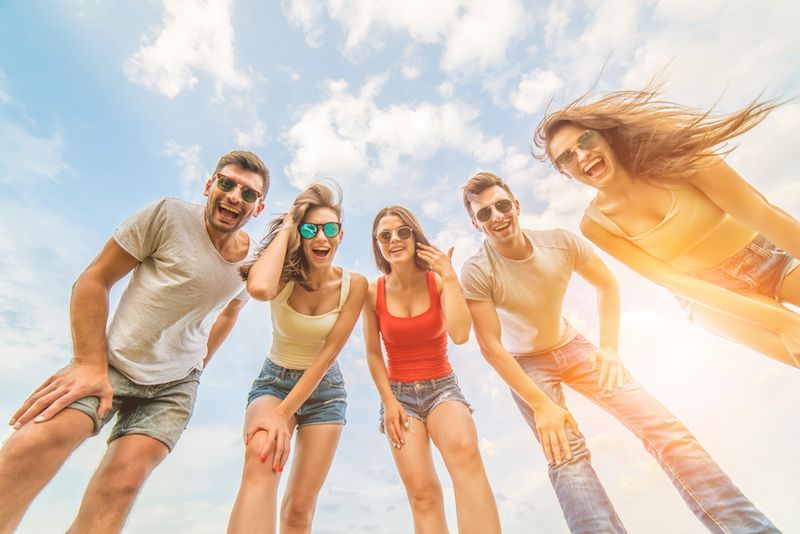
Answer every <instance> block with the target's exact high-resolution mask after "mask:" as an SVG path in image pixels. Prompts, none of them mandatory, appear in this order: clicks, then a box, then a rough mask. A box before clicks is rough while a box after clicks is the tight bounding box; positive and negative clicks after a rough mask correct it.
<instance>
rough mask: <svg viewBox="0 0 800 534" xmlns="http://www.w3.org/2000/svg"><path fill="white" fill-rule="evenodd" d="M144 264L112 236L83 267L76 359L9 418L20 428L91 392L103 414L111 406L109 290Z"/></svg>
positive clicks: (77, 293)
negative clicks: (108, 338)
mask: <svg viewBox="0 0 800 534" xmlns="http://www.w3.org/2000/svg"><path fill="white" fill-rule="evenodd" d="M138 264H139V260H137V259H136V258H134V257H133V256H131V255H130V254H128V253H127V252H126V251H125V250H124V249H123V248H122V247H121V246H120V245H119V244H118V243H117V242H116V241H114V240H113V239H110V240H109V241H108V242H107V243H106V245H105V247H103V250H102V251H101V252H100V254H98V256H97V257H96V258H95V259H94V260H93V261H92V263H91V264H89V266H88V267H87V268H86V270H84V271H83V273H81V275H80V276H79V277H78V280H77V281H76V282H75V285H74V286H73V287H72V298H71V300H70V326H71V330H72V345H73V354H74V356H73V358H72V361H71V362H70V364H69V366H67V367H65V368H64V369H61V370H60V371H58V372H57V373H55V374H53V375H52V376H51V377H50V378H48V379H47V380H45V381H44V382H43V383H42V385H40V386H39V387H38V388H37V389H36V391H34V392H33V394H32V395H31V396H30V397H28V399H27V400H26V401H25V402H24V403H23V404H22V406H21V407H20V408H19V410H17V412H16V413H15V414H14V416H13V417H12V419H11V421H10V423H9V424H11V425H14V428H19V427H21V426H22V425H24V424H25V423H27V422H28V421H30V420H31V419H34V418H35V421H36V422H42V421H46V420H48V419H51V418H52V417H54V416H55V415H56V414H57V413H58V412H60V411H61V410H62V409H64V408H65V407H67V406H69V405H70V404H71V403H72V402H74V401H76V400H78V399H81V398H84V397H89V396H95V397H98V398H99V399H100V405H99V407H98V408H97V413H98V415H99V416H100V417H102V416H103V415H105V413H106V412H108V410H110V409H111V399H112V396H113V393H114V391H113V389H112V388H111V383H110V382H109V380H108V345H107V341H106V323H107V322H108V295H109V292H110V291H111V287H112V286H113V285H114V284H115V283H116V282H118V281H119V280H120V279H121V278H122V277H124V276H125V275H126V274H128V273H129V272H130V271H131V270H133V269H134V268H135V267H136V266H137V265H138Z"/></svg>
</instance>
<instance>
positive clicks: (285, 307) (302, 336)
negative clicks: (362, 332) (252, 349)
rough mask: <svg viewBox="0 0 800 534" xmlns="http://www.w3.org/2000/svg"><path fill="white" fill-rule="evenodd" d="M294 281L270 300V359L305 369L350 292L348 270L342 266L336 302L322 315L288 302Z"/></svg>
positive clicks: (294, 367)
mask: <svg viewBox="0 0 800 534" xmlns="http://www.w3.org/2000/svg"><path fill="white" fill-rule="evenodd" d="M292 289H294V282H291V281H290V282H289V283H287V284H286V286H285V287H284V288H283V290H282V291H281V292H280V293H278V296H277V297H275V298H274V299H272V300H271V301H270V303H269V305H270V310H271V311H272V348H271V349H270V351H269V359H270V360H272V361H273V362H275V363H276V364H278V365H280V366H281V367H286V368H287V369H307V368H308V367H309V366H310V365H311V363H312V362H313V361H314V360H315V359H316V358H317V356H318V355H319V351H320V349H321V348H322V345H324V344H325V339H326V338H327V337H328V334H329V333H330V331H331V329H332V328H333V325H334V324H335V323H336V319H338V318H339V312H341V311H342V307H343V306H344V303H345V302H346V301H347V295H348V294H349V293H350V272H349V271H347V270H345V269H342V287H341V289H340V290H339V304H338V305H337V306H336V307H335V308H334V309H332V310H331V311H329V312H327V313H323V314H322V315H305V314H303V313H299V312H297V311H295V310H294V308H292V307H291V306H290V305H289V296H290V295H291V294H292Z"/></svg>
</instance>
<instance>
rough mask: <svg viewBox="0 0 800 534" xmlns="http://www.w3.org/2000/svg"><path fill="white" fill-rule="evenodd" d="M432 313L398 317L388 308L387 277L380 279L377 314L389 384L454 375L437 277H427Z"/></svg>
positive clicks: (429, 309) (428, 311)
mask: <svg viewBox="0 0 800 534" xmlns="http://www.w3.org/2000/svg"><path fill="white" fill-rule="evenodd" d="M427 282H428V284H427V285H428V298H429V299H430V306H429V307H428V310H427V311H425V312H423V313H421V314H419V315H415V316H413V317H395V316H394V315H391V314H390V313H389V310H388V309H387V307H386V289H385V277H384V276H381V277H380V278H378V288H377V289H378V291H377V298H376V301H375V312H376V315H377V316H378V328H379V329H380V332H381V338H382V339H383V346H384V349H385V350H386V355H387V366H386V367H387V371H388V373H389V380H394V381H397V382H414V381H416V380H433V379H434V378H441V377H443V376H447V375H449V374H450V373H452V372H453V368H452V367H450V361H449V360H448V359H447V329H446V327H445V323H444V314H443V313H442V305H441V301H440V299H439V291H438V290H437V289H436V277H435V275H434V273H433V272H432V271H429V272H428V273H427Z"/></svg>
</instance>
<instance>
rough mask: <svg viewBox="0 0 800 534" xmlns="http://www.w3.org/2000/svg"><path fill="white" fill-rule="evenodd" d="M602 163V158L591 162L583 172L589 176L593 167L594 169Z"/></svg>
mask: <svg viewBox="0 0 800 534" xmlns="http://www.w3.org/2000/svg"><path fill="white" fill-rule="evenodd" d="M601 161H602V158H596V159H593V160H592V161H590V162H589V164H588V165H586V166H585V167H584V168H583V172H585V173H587V174H588V173H589V171H590V170H591V169H592V167H594V166H595V165H597V164H598V163H600V162H601Z"/></svg>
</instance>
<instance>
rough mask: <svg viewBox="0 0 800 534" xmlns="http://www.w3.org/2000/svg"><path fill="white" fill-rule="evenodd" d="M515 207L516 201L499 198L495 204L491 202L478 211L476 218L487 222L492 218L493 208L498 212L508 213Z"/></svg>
mask: <svg viewBox="0 0 800 534" xmlns="http://www.w3.org/2000/svg"><path fill="white" fill-rule="evenodd" d="M513 207H514V203H513V202H511V201H510V200H509V199H507V198H504V199H503V200H498V201H497V202H495V203H494V204H489V205H488V206H484V207H482V208H481V209H479V210H478V211H476V212H475V218H476V219H478V220H479V221H480V222H486V221H488V220H489V219H491V218H492V208H494V209H496V210H497V211H498V213H508V212H509V211H511V208H513Z"/></svg>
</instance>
